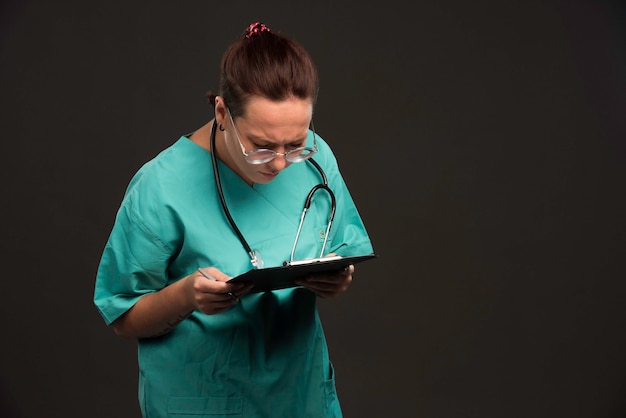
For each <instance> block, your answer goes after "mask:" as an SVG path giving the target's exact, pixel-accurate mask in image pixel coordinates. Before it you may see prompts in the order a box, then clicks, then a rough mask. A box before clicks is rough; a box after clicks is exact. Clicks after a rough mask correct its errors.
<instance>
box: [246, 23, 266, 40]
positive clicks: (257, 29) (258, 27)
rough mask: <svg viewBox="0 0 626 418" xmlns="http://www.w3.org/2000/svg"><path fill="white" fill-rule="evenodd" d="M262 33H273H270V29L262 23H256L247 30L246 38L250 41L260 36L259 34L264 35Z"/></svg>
mask: <svg viewBox="0 0 626 418" xmlns="http://www.w3.org/2000/svg"><path fill="white" fill-rule="evenodd" d="M262 32H271V31H270V28H268V27H267V26H265V24H263V23H261V22H254V23H252V24H251V25H250V26H248V27H247V28H246V33H245V37H246V38H248V39H250V38H252V37H253V36H254V35H258V34H259V33H262Z"/></svg>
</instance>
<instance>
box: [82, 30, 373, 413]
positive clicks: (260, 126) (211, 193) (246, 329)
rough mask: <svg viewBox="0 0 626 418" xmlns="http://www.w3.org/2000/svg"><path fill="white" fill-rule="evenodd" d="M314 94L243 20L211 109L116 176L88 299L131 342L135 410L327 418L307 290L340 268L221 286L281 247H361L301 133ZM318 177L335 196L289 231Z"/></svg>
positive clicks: (311, 135) (330, 279)
mask: <svg viewBox="0 0 626 418" xmlns="http://www.w3.org/2000/svg"><path fill="white" fill-rule="evenodd" d="M317 91H318V76H317V72H316V69H315V66H314V64H313V63H312V61H311V58H310V57H309V55H308V54H307V52H306V51H305V50H304V49H303V48H302V46H301V45H300V44H299V43H297V42H296V41H294V40H292V39H289V38H287V37H285V36H283V35H281V34H278V33H275V32H273V31H271V30H270V29H269V28H268V27H267V26H265V25H263V24H260V23H255V24H252V25H250V26H249V27H248V28H247V29H246V31H245V33H244V34H243V35H242V36H241V38H240V39H239V40H237V41H236V42H234V43H233V44H232V45H231V46H230V47H229V48H228V49H227V51H226V52H225V54H224V56H223V58H222V63H221V75H220V89H219V93H218V94H217V95H216V94H212V93H209V101H210V103H211V104H212V105H213V106H214V108H215V118H214V119H212V120H210V121H209V122H208V123H207V124H206V125H204V126H203V127H201V128H199V129H198V130H196V131H194V132H193V133H191V134H189V135H184V136H182V137H181V138H180V139H178V140H177V141H176V142H175V143H173V145H171V146H170V147H169V148H167V149H165V150H164V151H162V152H161V153H160V154H159V155H158V156H156V157H155V158H154V159H153V160H151V161H150V162H148V163H146V164H145V165H144V166H143V167H142V168H141V169H140V170H139V171H138V172H137V173H136V175H135V176H134V177H133V179H132V180H131V182H130V184H129V186H128V188H127V190H126V193H125V195H124V199H123V201H122V203H121V206H120V208H119V211H118V213H117V217H116V219H115V223H114V225H113V229H112V231H111V234H110V237H109V240H108V242H107V244H106V247H105V249H104V252H103V254H102V259H101V261H100V266H99V268H98V273H97V278H96V285H95V294H94V301H95V304H96V306H97V307H98V309H99V311H100V313H101V314H102V316H103V318H104V320H105V322H106V323H107V324H108V325H111V326H112V328H113V329H114V331H115V332H116V334H118V335H119V336H121V337H124V338H134V339H137V340H138V346H139V352H138V356H139V373H140V374H139V403H140V406H141V411H142V414H143V416H144V417H147V418H155V417H188V416H193V417H222V416H224V417H226V416H227V417H237V416H241V417H298V418H301V417H315V418H319V417H340V416H341V408H340V405H339V401H338V399H337V395H336V391H335V380H334V379H335V376H334V374H333V367H332V364H331V362H330V360H329V356H328V349H327V345H326V340H325V337H324V333H323V330H322V326H321V323H320V318H319V316H318V312H317V308H316V298H317V297H324V298H331V297H336V296H338V295H341V294H342V293H343V292H345V291H346V289H347V288H348V286H349V285H350V282H351V280H352V274H353V272H354V266H350V267H348V268H347V269H345V270H341V271H337V272H334V273H331V274H325V275H315V276H310V277H307V278H306V279H303V280H300V281H298V286H297V287H292V288H287V289H280V290H274V291H267V292H253V291H251V290H252V289H251V287H250V285H241V284H239V285H235V284H232V283H226V282H227V280H229V279H230V278H231V277H234V276H237V275H239V274H241V273H244V272H245V271H248V270H250V269H251V268H255V266H254V264H256V267H257V268H258V267H262V266H265V267H273V266H279V265H281V264H282V263H283V262H284V261H286V260H289V259H291V258H292V254H293V259H296V260H298V259H305V258H313V257H319V256H320V254H321V253H323V254H324V255H327V254H330V253H334V254H338V255H342V256H348V255H362V254H369V253H372V252H373V249H372V245H371V242H370V240H369V237H368V235H367V232H366V230H365V227H364V225H363V222H362V221H361V218H360V216H359V213H358V211H357V209H356V207H355V205H354V203H353V200H352V198H351V196H350V193H349V191H348V189H347V188H346V185H345V183H344V181H343V179H342V176H341V174H340V172H339V169H338V166H337V161H336V160H335V157H334V155H333V153H332V151H331V150H330V148H329V147H328V145H327V143H326V142H325V141H324V140H323V139H322V138H321V137H320V136H319V135H317V134H315V132H314V130H313V129H312V116H313V107H314V104H315V101H316V97H317ZM313 163H317V164H318V165H319V168H320V169H319V170H318V169H317V168H316V167H315V165H314V164H313ZM323 177H325V178H326V181H327V184H328V188H329V189H330V190H331V191H332V192H333V193H334V197H335V202H334V204H333V199H332V198H331V194H330V193H327V192H326V191H325V190H318V191H317V192H316V193H315V194H314V195H313V198H312V201H311V204H310V207H309V209H308V211H307V215H306V217H305V218H304V221H303V223H302V225H301V227H299V224H300V220H301V214H302V211H303V205H304V201H305V199H306V197H307V195H308V193H309V191H310V190H311V189H312V188H314V187H315V186H316V185H318V184H320V183H322V182H323ZM332 212H334V220H333V222H332V227H331V228H330V230H328V228H327V226H328V222H329V214H330V213H332ZM229 217H230V221H229ZM298 231H300V232H299V233H298ZM296 235H298V239H297V245H296V246H295V249H294V246H293V244H294V241H295V240H296ZM261 260H262V261H261ZM261 263H262V265H261Z"/></svg>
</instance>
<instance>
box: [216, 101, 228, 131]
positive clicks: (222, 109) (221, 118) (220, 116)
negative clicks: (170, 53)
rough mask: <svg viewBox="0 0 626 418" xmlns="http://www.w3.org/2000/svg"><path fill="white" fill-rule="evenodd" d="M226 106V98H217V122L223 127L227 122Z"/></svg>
mask: <svg viewBox="0 0 626 418" xmlns="http://www.w3.org/2000/svg"><path fill="white" fill-rule="evenodd" d="M226 117H227V114H226V105H225V104H224V98H222V96H215V121H216V122H217V123H219V124H221V125H222V126H223V125H224V122H225V121H226Z"/></svg>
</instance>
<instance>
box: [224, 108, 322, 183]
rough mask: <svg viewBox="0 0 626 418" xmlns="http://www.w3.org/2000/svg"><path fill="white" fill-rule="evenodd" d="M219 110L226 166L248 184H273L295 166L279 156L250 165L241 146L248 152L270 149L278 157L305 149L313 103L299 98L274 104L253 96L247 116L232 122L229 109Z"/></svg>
mask: <svg viewBox="0 0 626 418" xmlns="http://www.w3.org/2000/svg"><path fill="white" fill-rule="evenodd" d="M221 104H223V102H221ZM218 110H219V111H220V115H221V116H222V118H221V119H222V122H221V123H222V125H223V126H224V128H225V131H224V132H223V134H224V145H225V146H224V148H225V151H226V153H227V156H226V158H224V162H225V163H226V164H227V165H228V166H229V167H230V168H231V169H233V170H234V171H235V172H236V173H237V174H239V176H240V177H241V178H243V179H244V180H245V181H247V182H248V183H249V184H253V183H261V184H265V183H269V182H270V181H272V180H274V179H275V178H276V176H277V175H278V174H279V173H280V172H281V171H282V170H284V169H285V168H287V167H288V166H289V165H290V164H292V163H290V162H288V161H287V160H286V159H285V157H284V155H280V154H279V155H277V156H276V157H275V158H274V159H273V160H271V161H269V162H267V163H263V164H250V163H249V162H247V161H246V159H245V155H244V154H243V152H242V150H241V145H243V147H244V149H245V151H246V152H250V151H253V150H257V149H271V150H273V151H276V152H277V153H286V152H289V151H291V150H293V149H295V148H299V147H303V146H305V142H306V137H307V133H308V128H309V124H310V122H311V117H312V112H313V104H312V101H311V100H302V99H297V98H290V99H287V100H284V101H281V102H274V101H271V100H269V99H266V98H264V97H259V96H253V97H252V98H251V99H250V100H249V102H248V103H247V105H246V109H245V112H244V114H243V115H241V116H237V117H235V118H234V119H233V120H231V118H230V117H229V116H228V111H227V110H226V108H224V107H223V106H222V109H218ZM233 122H234V125H233ZM239 141H241V145H240V144H239Z"/></svg>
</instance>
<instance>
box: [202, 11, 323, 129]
mask: <svg viewBox="0 0 626 418" xmlns="http://www.w3.org/2000/svg"><path fill="white" fill-rule="evenodd" d="M254 25H255V24H253V25H250V27H249V28H248V29H246V32H245V33H244V34H242V36H241V38H240V39H239V40H237V41H235V42H234V43H232V44H231V45H230V46H229V47H228V49H227V50H226V52H224V55H223V56H222V63H221V71H220V90H219V95H220V96H222V97H223V98H224V101H225V102H226V105H227V106H228V108H229V110H230V112H231V114H232V115H233V117H236V116H240V115H242V114H243V113H244V111H245V105H246V103H247V100H248V99H249V98H250V96H252V95H258V96H262V97H265V98H267V99H270V100H273V101H281V100H284V99H287V98H289V97H296V98H299V99H309V98H310V99H312V100H313V103H315V101H316V99H317V92H318V89H319V78H318V74H317V69H316V68H315V64H314V63H313V60H312V59H311V57H310V55H309V53H308V52H307V51H306V50H305V49H304V47H303V46H302V45H301V44H300V43H298V42H297V41H295V40H293V39H290V38H288V37H286V36H283V35H281V34H277V33H275V32H272V31H270V30H269V29H267V27H265V26H264V25H263V26H264V28H266V30H262V31H256V32H253V33H251V32H250V28H252V27H253V26H254ZM257 25H258V23H257ZM215 96H216V95H215V94H214V93H212V92H209V93H207V98H208V100H209V102H210V103H211V105H213V106H215Z"/></svg>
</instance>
